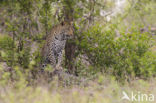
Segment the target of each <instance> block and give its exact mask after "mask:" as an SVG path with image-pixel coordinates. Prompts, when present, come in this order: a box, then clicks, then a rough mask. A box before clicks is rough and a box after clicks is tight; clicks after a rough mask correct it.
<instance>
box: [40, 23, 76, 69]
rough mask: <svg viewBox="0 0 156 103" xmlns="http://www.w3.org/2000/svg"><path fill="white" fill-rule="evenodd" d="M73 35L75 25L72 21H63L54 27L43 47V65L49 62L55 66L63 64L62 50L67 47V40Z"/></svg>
mask: <svg viewBox="0 0 156 103" xmlns="http://www.w3.org/2000/svg"><path fill="white" fill-rule="evenodd" d="M72 36H73V27H72V24H71V23H68V22H62V23H61V24H59V25H56V26H54V27H53V28H52V30H51V33H50V34H49V35H48V36H47V38H46V42H45V44H44V46H43V48H42V52H41V55H42V67H45V66H46V65H47V64H51V66H52V67H53V68H56V67H58V66H60V65H61V62H62V52H63V49H64V48H65V44H66V40H67V39H69V38H71V37H72Z"/></svg>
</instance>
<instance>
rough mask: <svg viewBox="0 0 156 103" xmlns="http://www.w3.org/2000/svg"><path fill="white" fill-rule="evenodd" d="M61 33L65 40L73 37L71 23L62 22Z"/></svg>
mask: <svg viewBox="0 0 156 103" xmlns="http://www.w3.org/2000/svg"><path fill="white" fill-rule="evenodd" d="M61 26H62V29H63V30H62V32H63V34H64V36H65V38H67V39H70V38H72V37H73V36H74V29H73V22H65V21H64V22H62V23H61Z"/></svg>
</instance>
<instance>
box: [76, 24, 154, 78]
mask: <svg viewBox="0 0 156 103" xmlns="http://www.w3.org/2000/svg"><path fill="white" fill-rule="evenodd" d="M103 29H104V30H103ZM115 29H116V25H111V26H110V27H109V28H104V27H102V26H101V27H100V26H99V25H96V26H93V27H91V28H90V29H89V30H88V31H87V32H84V33H83V38H82V40H81V41H80V44H79V45H80V48H81V52H82V54H87V56H88V57H89V60H90V62H91V64H93V65H94V66H95V67H96V70H97V71H105V72H107V73H111V74H113V75H115V76H116V77H117V78H121V79H128V78H129V77H136V76H137V77H149V76H153V75H154V73H155V71H156V68H155V67H156V61H155V60H156V56H154V55H156V53H154V52H153V51H151V50H150V48H151V47H152V46H153V45H154V44H155V43H154V40H153V39H152V38H151V37H150V36H149V35H148V33H140V31H139V30H136V29H132V30H131V33H126V32H123V31H120V36H117V35H116V32H115ZM147 72H148V73H147Z"/></svg>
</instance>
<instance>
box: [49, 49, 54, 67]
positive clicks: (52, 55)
mask: <svg viewBox="0 0 156 103" xmlns="http://www.w3.org/2000/svg"><path fill="white" fill-rule="evenodd" d="M49 61H50V64H51V66H52V67H53V68H55V67H56V56H55V54H54V52H53V51H51V52H50V53H49Z"/></svg>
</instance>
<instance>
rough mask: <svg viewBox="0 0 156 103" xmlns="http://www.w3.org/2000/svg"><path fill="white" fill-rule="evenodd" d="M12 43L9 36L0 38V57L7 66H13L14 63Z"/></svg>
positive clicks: (13, 45)
mask: <svg viewBox="0 0 156 103" xmlns="http://www.w3.org/2000/svg"><path fill="white" fill-rule="evenodd" d="M14 47H15V44H14V41H13V39H12V38H11V37H9V36H0V49H2V50H3V51H1V52H0V53H1V56H2V59H3V60H4V61H6V62H7V64H8V65H9V66H11V65H13V63H14Z"/></svg>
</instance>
